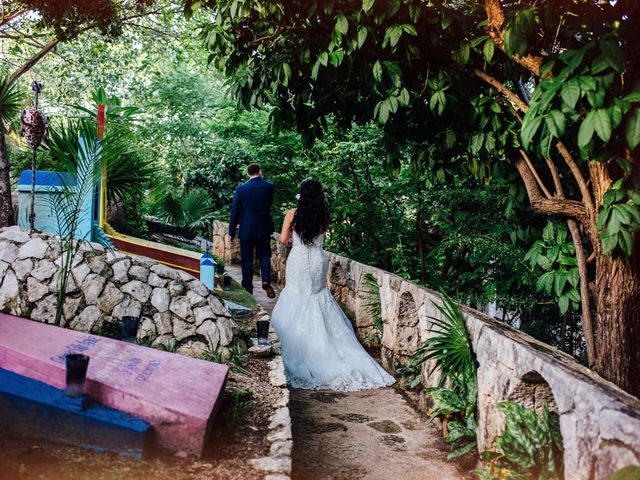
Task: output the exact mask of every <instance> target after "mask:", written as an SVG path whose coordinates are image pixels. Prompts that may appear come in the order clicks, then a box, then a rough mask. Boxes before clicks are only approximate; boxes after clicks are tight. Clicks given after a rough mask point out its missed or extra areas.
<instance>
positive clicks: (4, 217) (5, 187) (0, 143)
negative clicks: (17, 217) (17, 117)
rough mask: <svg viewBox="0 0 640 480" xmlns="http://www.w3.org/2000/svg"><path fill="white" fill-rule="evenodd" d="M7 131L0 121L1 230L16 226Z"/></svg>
mask: <svg viewBox="0 0 640 480" xmlns="http://www.w3.org/2000/svg"><path fill="white" fill-rule="evenodd" d="M5 135H6V130H5V128H4V122H2V120H0V228H2V227H8V226H10V225H13V224H14V220H13V205H12V202H11V172H10V169H9V152H8V150H7V140H6V138H5Z"/></svg>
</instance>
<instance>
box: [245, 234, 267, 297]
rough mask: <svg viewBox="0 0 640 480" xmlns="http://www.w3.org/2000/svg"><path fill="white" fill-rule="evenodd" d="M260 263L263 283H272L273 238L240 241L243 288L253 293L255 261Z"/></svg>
mask: <svg viewBox="0 0 640 480" xmlns="http://www.w3.org/2000/svg"><path fill="white" fill-rule="evenodd" d="M254 253H255V257H257V258H258V261H259V262H260V273H261V274H262V281H263V282H267V283H271V237H263V238H248V239H244V240H243V239H240V264H241V266H242V286H243V287H244V289H245V290H246V291H248V292H249V293H253V259H254Z"/></svg>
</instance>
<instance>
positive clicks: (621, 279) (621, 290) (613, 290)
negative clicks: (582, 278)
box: [594, 235, 640, 398]
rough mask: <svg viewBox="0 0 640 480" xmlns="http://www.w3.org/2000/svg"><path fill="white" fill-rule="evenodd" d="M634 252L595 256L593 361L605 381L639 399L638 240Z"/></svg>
mask: <svg viewBox="0 0 640 480" xmlns="http://www.w3.org/2000/svg"><path fill="white" fill-rule="evenodd" d="M634 252H635V253H634V255H633V256H631V257H627V258H616V257H612V256H611V255H598V256H597V257H596V308H597V312H598V313H597V317H596V335H595V344H596V345H595V347H596V363H595V365H594V369H595V371H596V372H598V374H600V375H601V376H602V377H604V378H606V379H607V380H609V381H611V382H613V383H615V384H616V385H618V386H619V387H620V388H622V389H624V390H626V391H627V392H629V393H631V394H632V395H635V396H636V397H639V398H640V241H639V239H638V237H637V235H636V239H635V245H634Z"/></svg>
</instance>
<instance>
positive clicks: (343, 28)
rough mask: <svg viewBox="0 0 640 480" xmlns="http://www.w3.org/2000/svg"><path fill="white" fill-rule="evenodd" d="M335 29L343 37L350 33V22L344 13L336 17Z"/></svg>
mask: <svg viewBox="0 0 640 480" xmlns="http://www.w3.org/2000/svg"><path fill="white" fill-rule="evenodd" d="M335 29H336V31H337V32H338V33H340V34H341V35H346V34H347V32H348V31H349V21H348V20H347V17H345V16H344V15H343V14H342V13H341V14H340V15H338V16H337V17H336V26H335Z"/></svg>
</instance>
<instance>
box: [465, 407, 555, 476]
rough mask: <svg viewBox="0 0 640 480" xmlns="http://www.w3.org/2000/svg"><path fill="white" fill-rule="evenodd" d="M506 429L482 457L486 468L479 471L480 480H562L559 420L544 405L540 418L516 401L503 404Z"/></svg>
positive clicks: (477, 473) (477, 471) (477, 472)
mask: <svg viewBox="0 0 640 480" xmlns="http://www.w3.org/2000/svg"><path fill="white" fill-rule="evenodd" d="M498 408H500V410H502V411H503V412H504V414H505V428H504V432H503V433H502V434H501V435H498V436H497V437H496V438H495V440H494V442H493V447H494V448H493V449H491V450H485V451H484V452H482V454H481V455H480V458H481V459H482V461H483V462H484V464H485V465H486V468H484V469H481V470H476V472H475V473H476V476H477V477H478V479H479V480H502V479H506V480H519V479H538V480H562V479H563V478H564V463H563V452H564V449H563V445H562V434H561V433H560V417H559V416H558V414H557V413H555V412H550V411H549V408H548V406H547V405H546V404H545V406H544V411H543V413H542V415H537V414H536V413H535V412H534V411H533V410H530V409H528V408H526V407H524V406H522V405H520V404H518V403H515V402H502V403H499V404H498Z"/></svg>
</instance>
